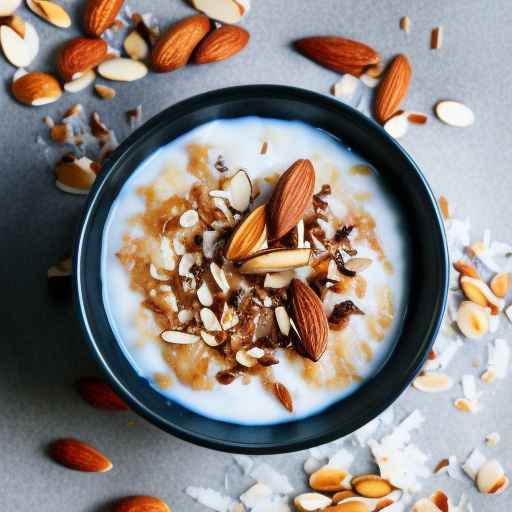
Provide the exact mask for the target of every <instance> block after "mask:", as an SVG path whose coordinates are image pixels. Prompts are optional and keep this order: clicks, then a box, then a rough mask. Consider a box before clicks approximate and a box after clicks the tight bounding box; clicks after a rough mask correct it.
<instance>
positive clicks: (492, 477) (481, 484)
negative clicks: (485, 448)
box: [476, 459, 505, 494]
mask: <svg viewBox="0 0 512 512" xmlns="http://www.w3.org/2000/svg"><path fill="white" fill-rule="evenodd" d="M504 477H505V471H504V470H503V467H502V466H501V464H500V463H499V462H498V461H497V460H496V459H491V460H488V461H487V462H486V463H485V464H484V465H483V466H482V467H481V468H480V469H479V470H478V474H477V475H476V486H477V487H478V490H479V491H480V492H483V493H485V494H493V493H495V492H496V490H497V489H499V488H500V487H501V486H502V485H503V483H504V482H503V479H504Z"/></svg>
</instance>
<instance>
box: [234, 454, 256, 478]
mask: <svg viewBox="0 0 512 512" xmlns="http://www.w3.org/2000/svg"><path fill="white" fill-rule="evenodd" d="M233 459H235V462H236V463H237V464H238V465H239V466H240V468H241V469H242V471H243V473H244V475H248V474H249V473H250V472H251V469H252V468H253V466H254V460H253V459H252V458H251V457H249V455H242V454H237V453H235V454H233Z"/></svg>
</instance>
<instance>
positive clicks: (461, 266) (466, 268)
mask: <svg viewBox="0 0 512 512" xmlns="http://www.w3.org/2000/svg"><path fill="white" fill-rule="evenodd" d="M453 268H454V269H455V270H456V271H457V272H459V273H460V274H462V275H463V276H468V277H474V278H475V279H481V277H480V274H479V273H478V272H477V270H476V268H475V267H474V266H473V265H471V263H466V262H465V261H462V260H458V261H455V262H453Z"/></svg>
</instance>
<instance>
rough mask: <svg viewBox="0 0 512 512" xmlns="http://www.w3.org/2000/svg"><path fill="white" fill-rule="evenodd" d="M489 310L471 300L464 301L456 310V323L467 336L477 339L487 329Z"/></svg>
mask: <svg viewBox="0 0 512 512" xmlns="http://www.w3.org/2000/svg"><path fill="white" fill-rule="evenodd" d="M489 316H490V313H489V310H488V309H487V308H484V307H482V306H479V305H478V304H475V303H474V302H471V301H464V302H463V303H462V304H461V305H460V307H459V310H458V312H457V325H458V327H459V329H460V330H461V332H462V334H464V336H466V337H467V338H471V339H478V338H481V337H482V336H484V335H485V334H486V333H487V332H488V331H489Z"/></svg>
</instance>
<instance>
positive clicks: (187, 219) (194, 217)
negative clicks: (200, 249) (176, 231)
mask: <svg viewBox="0 0 512 512" xmlns="http://www.w3.org/2000/svg"><path fill="white" fill-rule="evenodd" d="M198 222H199V214H198V213H197V211H196V210H187V211H186V212H184V213H182V214H181V217H180V226H181V227H182V228H192V227H194V226H195V225H196V224H197V223H198Z"/></svg>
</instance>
